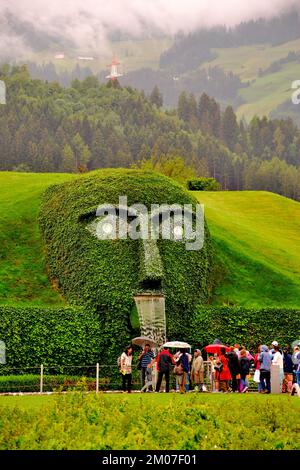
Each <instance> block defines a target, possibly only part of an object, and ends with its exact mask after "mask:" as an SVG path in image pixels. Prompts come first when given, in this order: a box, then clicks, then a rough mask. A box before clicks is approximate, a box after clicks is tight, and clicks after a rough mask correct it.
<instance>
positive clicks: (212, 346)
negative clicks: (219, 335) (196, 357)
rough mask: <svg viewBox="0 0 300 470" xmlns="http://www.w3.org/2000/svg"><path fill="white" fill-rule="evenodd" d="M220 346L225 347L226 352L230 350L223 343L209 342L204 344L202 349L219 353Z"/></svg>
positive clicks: (211, 352)
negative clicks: (206, 344)
mask: <svg viewBox="0 0 300 470" xmlns="http://www.w3.org/2000/svg"><path fill="white" fill-rule="evenodd" d="M221 348H225V350H226V352H229V351H230V348H229V347H228V346H224V344H209V345H208V346H205V348H204V350H205V351H206V352H207V353H210V354H220V351H221Z"/></svg>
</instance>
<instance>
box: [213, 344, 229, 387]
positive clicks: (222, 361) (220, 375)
mask: <svg viewBox="0 0 300 470" xmlns="http://www.w3.org/2000/svg"><path fill="white" fill-rule="evenodd" d="M225 354H226V349H225V348H221V349H220V355H219V357H218V361H217V364H216V366H215V370H216V380H218V381H219V391H220V392H223V393H225V392H228V390H229V380H231V374H230V370H229V367H228V359H227V358H226V356H225Z"/></svg>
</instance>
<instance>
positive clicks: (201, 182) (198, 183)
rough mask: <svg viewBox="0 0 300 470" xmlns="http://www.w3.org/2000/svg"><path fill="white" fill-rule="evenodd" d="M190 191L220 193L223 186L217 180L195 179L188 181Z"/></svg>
mask: <svg viewBox="0 0 300 470" xmlns="http://www.w3.org/2000/svg"><path fill="white" fill-rule="evenodd" d="M187 188H188V190H189V191H220V189H221V185H220V183H218V181H217V180H216V179H215V178H204V177H202V178H195V179H193V180H188V181H187Z"/></svg>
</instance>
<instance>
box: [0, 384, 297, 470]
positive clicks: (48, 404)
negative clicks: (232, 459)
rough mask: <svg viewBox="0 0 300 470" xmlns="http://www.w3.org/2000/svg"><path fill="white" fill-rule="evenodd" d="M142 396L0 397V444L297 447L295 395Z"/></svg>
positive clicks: (110, 447) (95, 447) (53, 447)
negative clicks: (17, 400)
mask: <svg viewBox="0 0 300 470" xmlns="http://www.w3.org/2000/svg"><path fill="white" fill-rule="evenodd" d="M143 398H144V399H141V396H140V395H137V394H131V396H128V395H117V396H115V397H114V399H113V400H112V397H111V396H108V395H105V394H102V393H101V394H98V395H96V394H82V393H80V394H79V393H75V394H73V393H72V394H66V395H58V396H57V397H55V398H51V399H50V398H48V399H46V400H44V401H43V405H42V406H33V404H32V405H31V407H32V408H31V409H30V411H28V409H26V408H25V409H24V406H21V405H20V406H16V407H11V406H7V405H5V402H4V404H3V405H2V404H1V402H0V416H1V419H0V450H10V451H11V450H55V451H57V450H89V451H90V450H98V451H99V450H105V451H106V453H107V452H109V451H110V450H126V451H127V452H128V450H137V449H139V450H143V451H146V450H149V449H151V450H164V451H165V450H170V451H172V450H180V451H185V450H187V451H191V450H292V449H293V450H300V436H299V403H298V402H299V400H297V399H295V398H294V399H293V397H284V398H285V399H283V398H282V397H280V396H274V395H272V396H269V395H268V396H259V395H254V394H253V395H249V396H245V395H226V394H223V395H222V396H216V395H211V396H210V397H208V396H207V395H206V394H204V395H202V394H189V395H187V396H182V395H179V394H174V395H170V396H167V395H166V394H159V395H157V394H152V395H151V394H150V395H149V396H147V397H143ZM217 458H218V456H217V454H216V457H215V459H217ZM295 468H296V467H295Z"/></svg>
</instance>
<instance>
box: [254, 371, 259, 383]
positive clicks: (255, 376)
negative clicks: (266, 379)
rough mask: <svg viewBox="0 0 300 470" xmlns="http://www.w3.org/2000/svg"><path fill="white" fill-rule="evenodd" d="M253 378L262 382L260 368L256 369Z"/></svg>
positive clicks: (257, 381)
mask: <svg viewBox="0 0 300 470" xmlns="http://www.w3.org/2000/svg"><path fill="white" fill-rule="evenodd" d="M253 380H254V382H256V383H259V382H260V370H259V369H256V370H255V372H254V377H253Z"/></svg>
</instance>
